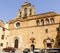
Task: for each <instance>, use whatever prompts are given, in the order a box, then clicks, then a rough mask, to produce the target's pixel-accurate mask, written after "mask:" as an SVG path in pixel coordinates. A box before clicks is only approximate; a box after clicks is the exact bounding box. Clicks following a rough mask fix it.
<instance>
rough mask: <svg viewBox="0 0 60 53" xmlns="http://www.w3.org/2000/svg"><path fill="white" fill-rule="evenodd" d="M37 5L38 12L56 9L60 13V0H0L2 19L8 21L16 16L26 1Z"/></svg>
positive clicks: (0, 18)
mask: <svg viewBox="0 0 60 53" xmlns="http://www.w3.org/2000/svg"><path fill="white" fill-rule="evenodd" d="M26 1H27V2H30V3H31V4H32V5H34V6H35V11H36V14H41V13H45V12H51V11H54V12H56V13H60V0H0V20H3V21H5V22H7V21H8V20H11V19H13V18H15V17H16V15H17V12H18V9H21V5H22V4H23V3H24V2H26Z"/></svg>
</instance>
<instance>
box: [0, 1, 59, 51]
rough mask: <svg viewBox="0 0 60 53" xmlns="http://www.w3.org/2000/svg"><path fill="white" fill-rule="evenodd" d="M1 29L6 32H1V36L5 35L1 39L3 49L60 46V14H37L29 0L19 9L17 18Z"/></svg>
mask: <svg viewBox="0 0 60 53" xmlns="http://www.w3.org/2000/svg"><path fill="white" fill-rule="evenodd" d="M2 29H4V30H3V31H2ZM0 31H1V32H2V33H4V32H5V33H4V34H1V33H0V37H1V36H2V35H4V36H3V37H2V38H4V39H3V40H2V39H0V48H1V49H2V48H4V47H13V48H16V49H19V50H24V49H25V48H30V49H31V50H33V49H34V48H39V49H44V48H60V14H57V13H55V12H46V13H42V14H36V13H35V9H34V6H32V5H31V4H30V3H28V2H25V3H24V4H23V5H22V8H21V9H19V10H18V14H17V16H16V18H14V19H13V20H10V21H8V23H7V24H5V25H4V27H3V28H2V27H1V29H0ZM1 43H2V44H1Z"/></svg>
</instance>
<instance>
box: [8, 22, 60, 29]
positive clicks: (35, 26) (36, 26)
mask: <svg viewBox="0 0 60 53" xmlns="http://www.w3.org/2000/svg"><path fill="white" fill-rule="evenodd" d="M58 24H60V23H54V24H47V25H46V24H45V25H38V26H37V25H36V26H27V27H20V28H11V29H8V30H15V29H24V28H33V27H44V26H51V25H58Z"/></svg>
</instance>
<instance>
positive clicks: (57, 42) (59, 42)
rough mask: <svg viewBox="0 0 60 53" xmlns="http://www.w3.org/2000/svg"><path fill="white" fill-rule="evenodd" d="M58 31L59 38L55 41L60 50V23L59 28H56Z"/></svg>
mask: <svg viewBox="0 0 60 53" xmlns="http://www.w3.org/2000/svg"><path fill="white" fill-rule="evenodd" d="M56 30H57V36H56V41H55V45H54V47H55V48H60V23H59V27H58V28H56Z"/></svg>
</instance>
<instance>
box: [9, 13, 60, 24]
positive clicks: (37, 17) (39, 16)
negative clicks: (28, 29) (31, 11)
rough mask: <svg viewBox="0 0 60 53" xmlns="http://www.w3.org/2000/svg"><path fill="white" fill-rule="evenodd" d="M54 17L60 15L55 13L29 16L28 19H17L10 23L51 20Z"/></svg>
mask: <svg viewBox="0 0 60 53" xmlns="http://www.w3.org/2000/svg"><path fill="white" fill-rule="evenodd" d="M54 16H60V15H59V14H56V13H54V12H48V13H43V14H36V15H32V16H27V18H26V19H23V17H22V18H16V19H13V20H10V21H9V22H8V23H9V24H10V23H14V22H16V21H21V22H23V21H29V20H35V19H43V18H49V17H54Z"/></svg>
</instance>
